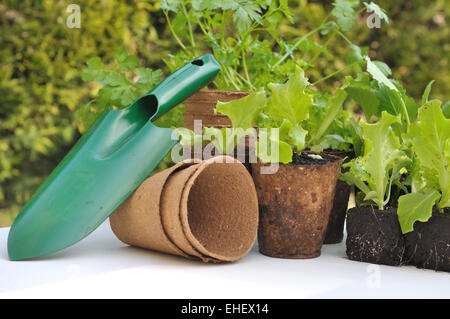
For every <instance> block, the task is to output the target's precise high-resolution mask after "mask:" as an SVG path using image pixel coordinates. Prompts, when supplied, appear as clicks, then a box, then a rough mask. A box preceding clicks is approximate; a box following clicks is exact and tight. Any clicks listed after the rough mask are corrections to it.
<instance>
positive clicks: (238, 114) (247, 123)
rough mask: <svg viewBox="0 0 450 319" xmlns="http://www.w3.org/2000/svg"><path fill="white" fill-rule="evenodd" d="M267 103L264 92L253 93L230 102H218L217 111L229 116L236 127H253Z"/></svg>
mask: <svg viewBox="0 0 450 319" xmlns="http://www.w3.org/2000/svg"><path fill="white" fill-rule="evenodd" d="M265 103H266V97H265V93H264V92H257V93H252V94H250V95H248V96H246V97H243V98H241V99H238V100H233V101H229V102H220V101H219V102H217V105H216V111H217V112H219V113H222V114H223V115H226V116H228V118H229V119H230V120H231V124H232V126H233V127H234V128H242V129H247V128H251V127H253V125H254V123H255V121H256V117H257V115H258V113H259V112H260V111H261V109H262V108H263V107H264V105H265Z"/></svg>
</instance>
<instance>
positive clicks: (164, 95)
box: [149, 54, 220, 120]
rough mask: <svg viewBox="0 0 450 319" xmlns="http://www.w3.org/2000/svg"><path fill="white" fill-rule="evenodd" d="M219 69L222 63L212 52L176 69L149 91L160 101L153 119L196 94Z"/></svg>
mask: <svg viewBox="0 0 450 319" xmlns="http://www.w3.org/2000/svg"><path fill="white" fill-rule="evenodd" d="M219 71H220V64H219V63H218V62H217V61H216V59H215V58H214V56H213V55H212V54H206V55H203V56H201V57H198V58H196V59H195V60H193V61H191V62H189V63H188V64H186V65H184V66H183V67H182V68H180V69H178V70H176V71H175V72H174V73H172V74H171V75H170V76H169V77H167V78H166V79H165V80H164V81H162V82H161V83H160V84H158V86H157V87H155V88H154V89H153V90H152V91H151V92H150V93H149V95H153V96H155V97H156V99H157V101H158V110H157V112H156V114H155V115H154V116H153V117H152V119H151V120H156V119H157V118H159V117H160V116H161V115H163V114H164V113H166V112H167V111H169V110H170V109H171V108H172V107H174V106H176V105H177V104H179V103H181V102H182V101H184V100H185V99H187V98H188V97H189V96H191V95H192V94H194V93H195V92H196V91H198V90H199V89H200V88H202V87H203V86H204V85H206V84H207V83H208V82H209V81H210V80H211V79H212V78H214V76H215V75H216V74H217V73H218V72H219Z"/></svg>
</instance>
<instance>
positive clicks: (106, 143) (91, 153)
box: [8, 54, 220, 260]
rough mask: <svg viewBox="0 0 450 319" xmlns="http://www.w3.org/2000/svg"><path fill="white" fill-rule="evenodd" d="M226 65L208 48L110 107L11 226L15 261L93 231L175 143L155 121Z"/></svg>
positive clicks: (10, 241)
mask: <svg viewBox="0 0 450 319" xmlns="http://www.w3.org/2000/svg"><path fill="white" fill-rule="evenodd" d="M219 71H220V65H219V64H218V63H217V61H216V60H215V59H214V57H213V56H212V55H210V54H208V55H204V56H202V57H199V58H197V59H195V60H194V61H192V62H190V63H188V64H186V65H185V66H183V67H182V68H180V69H178V70H177V71H175V72H174V73H173V74H171V75H170V76H169V77H168V78H167V79H165V80H164V81H162V82H161V83H160V84H159V85H158V86H157V87H155V88H154V89H153V90H152V91H150V92H149V93H148V94H146V95H144V96H142V97H140V98H139V99H137V100H136V101H135V102H134V103H133V104H131V105H130V106H129V107H127V108H125V109H121V110H110V109H108V110H106V111H105V112H103V114H101V115H100V116H99V118H98V119H97V120H96V122H95V123H94V124H93V125H92V126H91V127H90V128H89V129H88V131H87V132H86V133H85V134H84V135H83V136H82V137H81V138H80V140H79V141H78V142H77V143H76V144H75V146H74V147H73V148H72V149H71V150H70V152H69V153H68V154H67V155H66V157H65V158H64V159H63V160H62V161H61V163H59V165H58V166H57V167H56V168H55V170H54V171H53V172H52V173H51V174H50V176H49V177H48V178H47V180H45V182H44V183H43V184H42V185H41V186H40V187H39V188H38V190H37V191H36V193H35V194H34V195H33V196H32V197H31V199H30V201H29V202H28V203H27V204H26V205H25V207H24V208H23V209H22V211H21V212H20V214H19V215H18V216H17V218H16V220H15V221H14V224H13V225H12V227H11V230H10V232H9V237H8V252H9V258H10V259H11V260H22V259H29V258H35V257H39V256H42V255H46V254H50V253H53V252H56V251H58V250H61V249H63V248H66V247H68V246H70V245H72V244H74V243H76V242H78V241H79V240H81V239H83V238H84V237H86V236H87V235H89V234H90V233H91V232H92V231H93V230H95V229H96V228H97V227H98V226H99V225H100V224H101V223H102V222H103V221H104V220H105V219H106V218H108V216H109V215H110V214H111V213H112V212H114V210H115V209H116V208H117V207H118V206H119V205H120V204H121V203H122V202H123V201H124V200H125V199H126V198H127V197H128V196H130V195H131V193H132V192H133V191H134V190H135V189H136V188H137V187H138V186H139V185H140V184H141V183H142V182H143V181H144V179H146V178H147V177H148V176H149V174H150V173H151V172H152V171H153V169H154V168H155V167H156V166H157V165H158V164H159V162H160V161H161V160H162V159H163V158H164V156H165V155H166V154H167V153H168V152H169V151H170V150H171V148H172V147H173V146H174V145H175V144H176V143H177V140H176V139H174V138H173V137H172V133H173V132H174V131H173V130H172V129H169V128H159V127H157V126H155V125H153V124H152V121H153V120H155V119H157V118H159V117H160V116H161V115H163V114H164V113H166V112H167V111H168V110H170V109H171V108H172V107H174V106H176V105H177V104H179V103H180V102H182V101H183V100H185V99H186V98H188V97H189V96H190V95H192V94H193V93H195V92H196V91H197V90H199V89H200V88H201V87H203V86H204V85H205V84H206V83H207V82H208V81H210V80H211V79H212V78H213V77H214V76H215V75H216V74H217V73H218V72H219Z"/></svg>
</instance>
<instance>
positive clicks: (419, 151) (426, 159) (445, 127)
mask: <svg viewBox="0 0 450 319" xmlns="http://www.w3.org/2000/svg"><path fill="white" fill-rule="evenodd" d="M427 90H428V88H427ZM427 90H426V91H425V92H426V93H425V95H424V99H423V103H424V105H423V106H422V107H421V108H420V110H419V120H420V122H418V123H414V127H413V129H412V130H411V132H410V133H409V135H410V138H411V140H412V153H413V159H414V162H415V169H414V170H413V171H412V183H411V185H412V187H411V193H409V194H405V195H403V196H401V197H400V198H399V201H398V217H399V221H400V226H401V228H402V231H403V233H407V232H410V231H412V230H413V226H414V223H415V222H416V221H422V222H426V221H427V220H428V219H429V218H430V217H431V215H432V209H433V207H434V206H436V207H437V208H439V209H441V210H442V209H443V208H445V207H450V119H446V118H445V117H444V114H443V111H442V109H441V104H442V103H441V101H439V100H433V101H429V102H428V101H427V95H428V93H429V90H428V92H427Z"/></svg>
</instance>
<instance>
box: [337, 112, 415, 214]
mask: <svg viewBox="0 0 450 319" xmlns="http://www.w3.org/2000/svg"><path fill="white" fill-rule="evenodd" d="M399 122H400V118H399V117H397V116H393V115H391V114H389V113H387V112H383V113H382V115H381V119H380V120H379V121H378V122H377V123H374V124H369V123H361V126H362V136H363V139H364V155H363V156H361V157H359V158H357V159H355V160H352V161H351V162H350V163H349V166H350V171H349V172H347V173H345V174H344V175H343V179H344V180H345V181H346V182H347V183H349V184H353V185H357V187H358V188H359V189H361V190H362V191H363V192H364V193H365V198H364V200H366V201H372V202H374V203H375V204H376V205H377V206H378V207H379V209H383V208H384V206H385V205H386V204H387V203H388V202H389V198H390V188H391V185H392V184H393V182H394V181H395V180H396V179H398V178H399V176H400V174H399V172H400V170H401V169H402V168H403V167H404V166H405V165H406V163H405V160H406V156H405V154H404V153H403V152H402V151H401V150H400V149H399V148H400V142H399V138H398V137H397V136H396V135H395V134H394V132H393V129H392V125H393V124H395V123H399ZM362 184H365V185H366V186H367V187H362Z"/></svg>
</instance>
